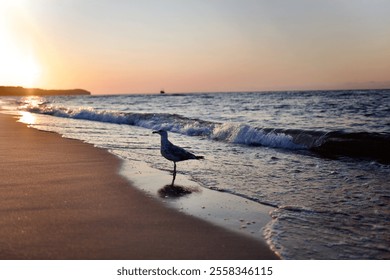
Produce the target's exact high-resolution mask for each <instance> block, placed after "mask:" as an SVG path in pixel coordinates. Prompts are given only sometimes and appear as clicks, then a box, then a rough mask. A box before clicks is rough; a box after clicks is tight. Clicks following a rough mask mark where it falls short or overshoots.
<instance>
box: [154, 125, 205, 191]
mask: <svg viewBox="0 0 390 280" xmlns="http://www.w3.org/2000/svg"><path fill="white" fill-rule="evenodd" d="M153 133H157V134H160V136H161V149H160V151H161V155H162V156H163V157H165V158H166V159H167V160H170V161H173V180H172V186H173V183H174V182H175V178H176V162H179V161H183V160H189V159H204V157H203V156H196V155H194V154H192V153H190V152H188V151H186V150H184V149H183V148H181V147H178V146H176V145H173V144H172V143H171V142H170V141H169V140H168V132H167V131H165V130H157V131H153Z"/></svg>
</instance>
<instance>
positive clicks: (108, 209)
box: [0, 114, 277, 260]
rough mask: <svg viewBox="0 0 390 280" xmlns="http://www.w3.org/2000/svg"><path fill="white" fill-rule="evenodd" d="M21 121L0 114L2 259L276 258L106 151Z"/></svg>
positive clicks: (261, 244)
mask: <svg viewBox="0 0 390 280" xmlns="http://www.w3.org/2000/svg"><path fill="white" fill-rule="evenodd" d="M16 120H17V119H16V118H15V117H13V116H9V115H3V114H0V127H1V130H0V149H1V152H0V160H1V165H0V166H1V168H0V170H1V171H0V172H1V173H0V178H1V180H0V197H1V203H0V211H1V215H0V259H103V260H105V259H277V257H276V256H275V254H274V253H273V252H272V251H271V250H270V249H269V248H268V246H267V245H266V244H265V243H263V242H261V241H258V240H256V239H253V238H250V237H247V236H244V235H241V234H238V233H235V232H231V231H228V230H226V229H223V228H221V227H217V226H215V225H213V224H211V223H208V222H205V221H203V220H201V219H198V218H195V217H190V216H188V215H186V214H183V213H179V212H178V211H176V210H174V209H172V208H169V207H166V206H164V205H163V203H161V202H159V201H158V200H156V199H155V198H152V197H149V196H147V195H145V194H144V193H143V192H141V191H140V190H138V189H136V188H134V187H133V186H132V185H131V184H130V183H129V181H128V180H126V179H125V178H123V177H122V176H120V175H119V174H118V171H119V169H120V167H121V161H120V160H119V159H118V158H116V157H115V156H113V155H111V154H110V153H108V152H107V151H106V150H103V149H98V148H95V147H93V146H92V145H89V144H86V143H83V142H81V141H77V140H70V139H65V138H62V137H61V136H60V135H57V134H55V133H49V132H42V131H38V130H35V129H32V128H28V127H27V126H26V125H24V124H22V123H17V122H16Z"/></svg>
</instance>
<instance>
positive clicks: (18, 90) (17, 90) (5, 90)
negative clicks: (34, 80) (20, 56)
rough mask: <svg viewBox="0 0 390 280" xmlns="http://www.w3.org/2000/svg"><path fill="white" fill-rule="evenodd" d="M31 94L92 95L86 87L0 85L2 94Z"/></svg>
mask: <svg viewBox="0 0 390 280" xmlns="http://www.w3.org/2000/svg"><path fill="white" fill-rule="evenodd" d="M29 95H39V96H47V95H91V93H90V92H89V91H87V90H84V89H40V88H24V87H12V86H0V96H29Z"/></svg>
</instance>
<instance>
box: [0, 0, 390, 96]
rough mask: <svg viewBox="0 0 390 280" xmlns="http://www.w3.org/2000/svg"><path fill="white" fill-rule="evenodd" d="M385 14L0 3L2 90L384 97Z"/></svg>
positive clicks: (34, 0) (260, 6) (318, 8)
mask: <svg viewBox="0 0 390 280" xmlns="http://www.w3.org/2000/svg"><path fill="white" fill-rule="evenodd" d="M59 3H60V4H59ZM389 10H390V2H386V1H380V0H374V1H369V0H365V1H347V0H340V1H320V2H318V1H307V0H299V1H278V4H276V3H273V2H272V1H261V0H259V1H251V0H245V1H233V0H232V1H203V0H201V1H198V0H197V1H195V0H190V1H178V0H170V1H166V2H165V1H153V0H149V1H109V0H96V1H89V0H86V1H76V0H68V1H48V0H15V1H5V0H0V60H1V61H2V64H1V66H0V85H20V86H25V87H41V88H86V89H88V90H90V91H92V92H93V93H97V94H99V93H133V92H134V93H135V92H140V93H151V92H156V91H159V90H160V89H161V88H165V89H166V90H167V91H169V92H191V91H192V92H193V91H195V92H196V91H245V90H251V91H253V90H289V89H322V88H324V89H330V88H369V87H376V88H378V87H379V88H381V87H382V88H383V87H390V77H389V75H388V73H390V57H389V55H388V50H389V49H390V33H389V29H388V28H387V26H390V18H389V17H388V15H387V13H386V12H385V11H389Z"/></svg>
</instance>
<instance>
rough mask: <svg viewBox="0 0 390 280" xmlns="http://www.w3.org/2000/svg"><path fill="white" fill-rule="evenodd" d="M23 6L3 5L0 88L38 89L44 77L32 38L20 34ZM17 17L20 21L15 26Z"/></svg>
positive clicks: (0, 15) (0, 10) (1, 15)
mask: <svg viewBox="0 0 390 280" xmlns="http://www.w3.org/2000/svg"><path fill="white" fill-rule="evenodd" d="M17 4H18V5H17ZM19 4H20V3H19V2H15V3H14V4H12V5H11V3H8V4H7V3H4V2H2V3H0V61H1V67H0V84H2V85H20V86H24V87H35V86H38V83H39V78H40V76H41V65H40V63H39V60H38V58H37V55H36V51H35V49H34V47H33V44H32V43H31V41H30V40H29V39H28V38H29V37H28V36H26V35H25V34H24V33H20V32H18V31H20V29H19V28H20V26H19V25H20V24H21V22H23V20H21V18H23V16H22V14H23V13H22V11H23V10H22V9H21V8H20V5H19ZM13 16H15V17H16V18H18V19H20V20H16V23H15V20H14V18H13ZM22 30H24V29H22ZM24 31H25V30H24ZM30 33H31V32H30Z"/></svg>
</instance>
